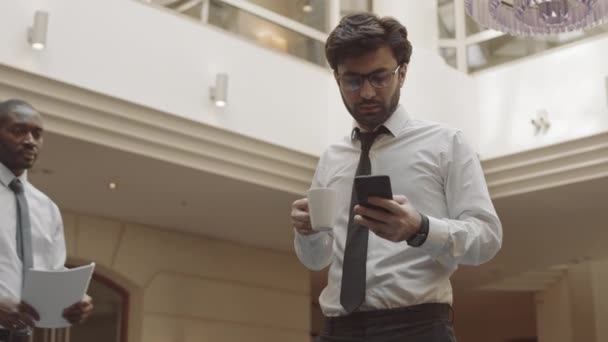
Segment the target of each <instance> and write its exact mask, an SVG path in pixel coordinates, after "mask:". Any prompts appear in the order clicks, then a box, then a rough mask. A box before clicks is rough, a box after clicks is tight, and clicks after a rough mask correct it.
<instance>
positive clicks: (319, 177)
mask: <svg viewBox="0 0 608 342" xmlns="http://www.w3.org/2000/svg"><path fill="white" fill-rule="evenodd" d="M325 156H326V153H324V154H323V155H322V156H321V158H320V160H319V164H318V165H317V169H316V171H315V175H314V177H313V181H312V185H311V188H316V187H324V186H327V184H326V182H325V181H323V179H324V178H326V171H325V167H324V165H325V158H326V157H325ZM294 234H295V238H294V249H295V252H296V255H297V256H298V259H300V262H301V263H302V264H303V265H304V266H306V268H308V269H310V270H313V271H319V270H322V269H323V268H325V267H327V266H329V264H330V263H331V261H332V257H333V245H334V236H333V233H332V232H331V231H326V232H318V233H315V234H311V235H302V234H300V233H298V232H297V231H296V230H295V228H294Z"/></svg>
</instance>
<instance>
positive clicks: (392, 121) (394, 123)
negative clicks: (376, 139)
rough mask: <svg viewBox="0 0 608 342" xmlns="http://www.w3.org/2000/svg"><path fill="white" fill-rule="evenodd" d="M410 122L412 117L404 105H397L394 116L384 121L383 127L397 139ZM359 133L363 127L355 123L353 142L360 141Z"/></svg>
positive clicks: (352, 135) (352, 132)
mask: <svg viewBox="0 0 608 342" xmlns="http://www.w3.org/2000/svg"><path fill="white" fill-rule="evenodd" d="M409 120H410V116H409V114H408V113H407V111H406V110H405V108H403V106H402V105H397V108H396V109H395V111H394V112H393V114H391V116H389V118H388V119H386V121H384V123H383V124H382V126H384V127H386V129H387V130H388V132H389V133H390V134H391V135H392V136H393V137H396V136H398V135H399V134H401V132H402V131H403V127H404V126H405V124H406V123H407V122H408V121H409ZM359 131H361V127H360V126H359V123H357V121H354V123H353V130H352V131H351V134H350V138H351V140H355V139H358V134H359V133H358V132H359Z"/></svg>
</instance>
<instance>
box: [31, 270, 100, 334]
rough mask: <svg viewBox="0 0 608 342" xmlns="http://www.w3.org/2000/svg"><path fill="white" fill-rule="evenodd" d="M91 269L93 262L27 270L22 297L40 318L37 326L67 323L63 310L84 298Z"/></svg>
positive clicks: (46, 326) (44, 326)
mask: <svg viewBox="0 0 608 342" xmlns="http://www.w3.org/2000/svg"><path fill="white" fill-rule="evenodd" d="M94 269H95V263H91V264H90V265H85V266H81V267H77V268H72V269H69V270H61V271H39V270H33V269H31V270H28V271H27V272H26V273H25V286H24V288H23V293H22V295H21V298H22V300H23V301H24V302H26V303H28V304H29V305H31V306H32V307H33V308H34V309H36V311H38V314H39V315H40V320H39V321H38V322H36V326H37V327H39V328H64V327H68V326H70V323H69V322H68V321H66V320H65V318H63V310H64V309H66V308H67V307H69V306H71V305H72V304H75V303H78V302H80V301H81V300H82V299H83V297H84V295H85V294H86V291H87V289H88V287H89V282H90V280H91V275H92V274H93V270H94Z"/></svg>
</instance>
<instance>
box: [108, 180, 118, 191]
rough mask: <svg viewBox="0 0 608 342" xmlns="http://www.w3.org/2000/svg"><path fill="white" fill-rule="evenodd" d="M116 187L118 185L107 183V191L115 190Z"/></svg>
mask: <svg viewBox="0 0 608 342" xmlns="http://www.w3.org/2000/svg"><path fill="white" fill-rule="evenodd" d="M117 187H118V184H116V183H115V182H110V183H108V189H110V190H116V188H117Z"/></svg>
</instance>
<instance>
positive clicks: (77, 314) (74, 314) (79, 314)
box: [63, 300, 93, 324]
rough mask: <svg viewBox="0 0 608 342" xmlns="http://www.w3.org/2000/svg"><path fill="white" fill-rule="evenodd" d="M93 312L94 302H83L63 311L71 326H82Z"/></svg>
mask: <svg viewBox="0 0 608 342" xmlns="http://www.w3.org/2000/svg"><path fill="white" fill-rule="evenodd" d="M92 312H93V303H92V301H90V300H83V301H81V302H78V303H76V304H74V305H71V306H70V307H68V308H66V309H65V310H63V318H65V319H66V320H67V321H68V322H70V323H71V324H80V323H83V322H84V321H86V320H87V318H89V316H90V315H91V313H92Z"/></svg>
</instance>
